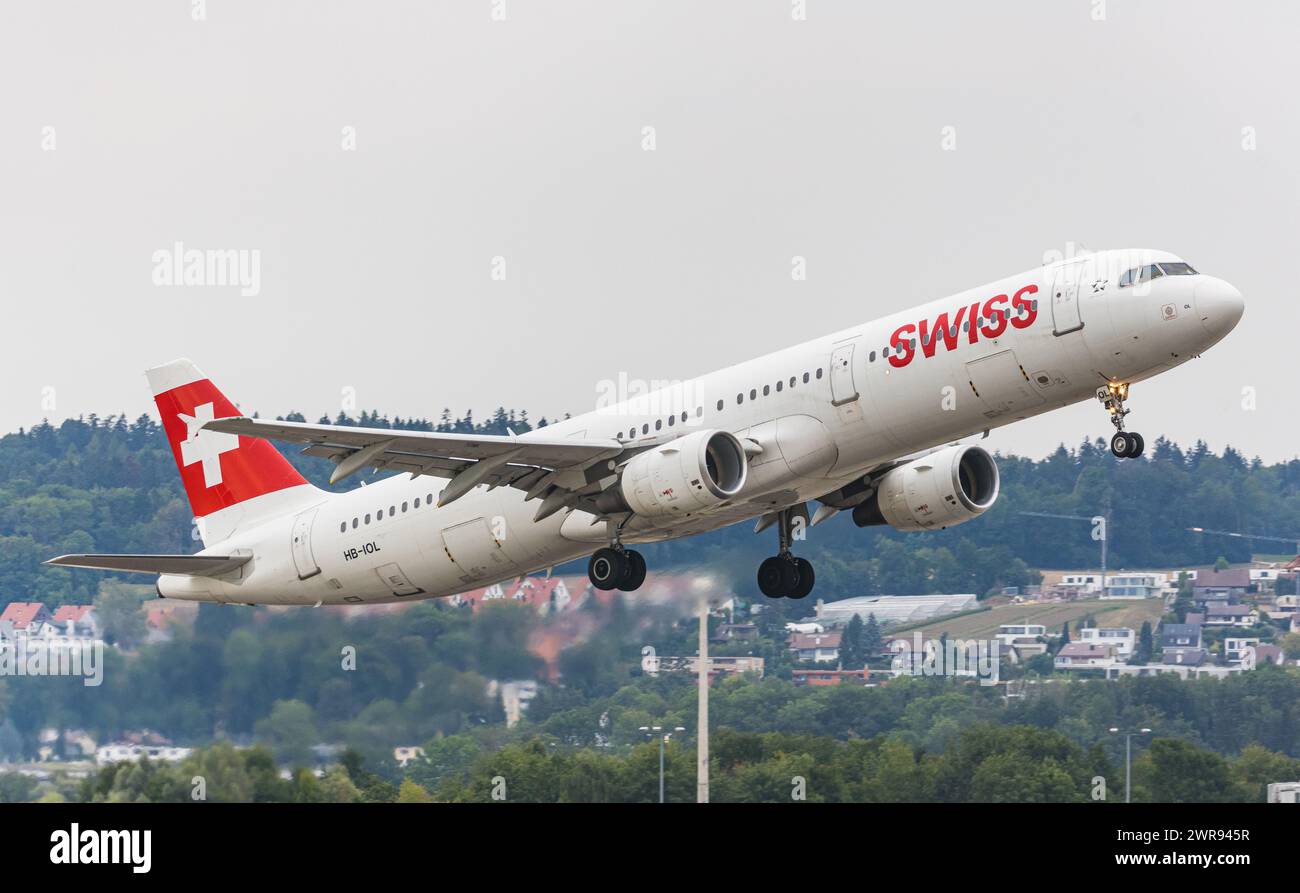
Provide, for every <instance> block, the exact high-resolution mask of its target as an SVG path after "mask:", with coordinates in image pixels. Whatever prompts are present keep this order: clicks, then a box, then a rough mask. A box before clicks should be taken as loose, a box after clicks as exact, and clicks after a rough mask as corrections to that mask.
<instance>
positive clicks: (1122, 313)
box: [46, 249, 1245, 605]
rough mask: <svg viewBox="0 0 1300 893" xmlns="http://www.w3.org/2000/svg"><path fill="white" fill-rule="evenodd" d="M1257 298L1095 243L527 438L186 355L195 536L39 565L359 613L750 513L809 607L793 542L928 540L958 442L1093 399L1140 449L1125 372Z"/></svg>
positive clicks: (621, 562)
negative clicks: (842, 525) (182, 545)
mask: <svg viewBox="0 0 1300 893" xmlns="http://www.w3.org/2000/svg"><path fill="white" fill-rule="evenodd" d="M1244 309H1245V302H1244V300H1243V298H1242V295H1241V292H1239V291H1238V290H1237V289H1236V288H1234V287H1233V286H1232V285H1230V284H1229V283H1228V282H1226V281H1224V280H1223V279H1218V278H1215V277H1213V276H1209V275H1206V274H1203V273H1200V272H1198V271H1197V270H1195V269H1193V268H1192V267H1191V266H1190V265H1189V264H1188V263H1186V262H1185V261H1183V260H1182V259H1181V258H1179V257H1177V256H1175V255H1173V254H1170V253H1168V252H1164V251H1155V250H1150V249H1116V250H1108V251H1100V252H1095V253H1090V254H1086V255H1083V256H1078V257H1071V258H1066V259H1063V260H1060V261H1055V262H1051V263H1047V264H1044V265H1043V266H1041V267H1039V268H1036V269H1032V270H1029V271H1027V272H1023V273H1018V274H1016V275H1014V276H1010V277H1007V278H1005V279H1000V280H998V281H995V282H991V283H988V284H987V285H981V286H979V287H977V288H973V289H970V290H967V291H963V292H959V293H957V294H955V295H951V296H949V297H946V298H941V299H939V300H936V301H931V302H929V303H927V304H924V305H922V306H919V307H915V308H913V309H910V310H905V311H902V312H900V313H894V314H892V315H890V316H886V317H884V318H882V319H877V320H874V321H871V322H867V323H863V324H861V325H857V326H853V327H850V328H847V329H844V330H841V331H839V332H835V333H834V334H831V335H827V336H825V337H822V338H817V339H814V340H812V341H807V342H805V343H802V344H798V345H795V346H793V347H788V348H785V349H784V350H779V351H776V352H775V353H770V354H767V355H766V356H762V357H759V358H757V359H753V360H749V361H748V362H743V363H740V364H738V365H734V366H731V367H729V368H726V369H722V370H719V371H717V372H712V373H709V374H707V375H704V376H701V377H699V378H696V379H691V380H689V381H681V382H673V383H669V384H667V385H665V386H663V387H661V388H658V389H656V390H653V391H651V392H649V393H641V394H637V395H635V396H631V397H628V398H627V399H623V400H620V401H617V402H611V403H610V404H609V405H603V406H599V407H598V408H597V409H596V410H594V411H592V412H588V413H586V414H584V415H580V416H577V417H574V418H568V419H565V420H564V421H561V422H558V423H556V424H553V425H548V426H546V427H544V428H540V429H537V430H532V431H528V432H526V433H523V434H518V435H516V434H514V433H513V432H511V433H509V434H506V435H486V434H462V433H444V432H428V431H413V430H392V429H369V428H359V427H346V426H335V425H325V424H315V425H313V424H304V423H298V422H285V421H272V420H265V419H255V418H248V417H246V416H244V415H242V414H241V413H240V411H239V410H238V409H237V408H236V406H235V404H233V403H232V402H231V401H230V400H228V399H227V398H226V397H225V396H224V395H223V394H222V393H221V392H220V391H219V390H217V388H216V386H215V385H214V384H213V383H212V382H211V381H210V380H209V379H208V378H206V377H205V376H204V375H203V373H201V372H200V371H199V370H198V368H197V367H196V366H195V365H194V364H193V363H191V362H190V361H189V360H183V359H182V360H175V361H173V362H170V363H167V364H165V365H162V366H158V367H156V368H153V369H150V370H148V372H147V373H146V375H147V378H148V381H149V384H150V386H151V388H152V390H153V394H154V399H155V402H156V404H157V408H158V412H159V414H160V416H161V419H162V426H163V429H164V430H165V432H166V435H167V439H168V441H169V443H170V445H171V448H172V452H173V454H174V457H175V460H176V464H177V468H178V469H179V471H180V475H181V478H182V481H183V483H184V486H185V491H186V494H187V496H188V497H189V502H190V506H191V508H192V510H193V513H194V516H195V519H196V523H197V527H198V531H199V534H200V536H201V538H202V540H203V544H204V548H203V549H202V550H201V551H199V552H198V553H197V554H193V555H92V554H79V555H63V556H59V557H57V558H53V559H51V560H49V561H47V562H46V563H47V564H51V565H59V566H72V567H88V568H97V569H103V570H112V571H129V572H139V573H148V574H155V575H157V592H158V595H159V596H162V597H164V598H174V599H185V600H192V601H211V602H222V603H234V604H248V605H254V604H299V605H320V604H341V605H348V604H372V603H380V602H396V601H403V600H415V599H425V598H440V597H446V596H451V595H455V594H458V593H462V592H465V591H467V590H470V589H473V588H477V587H482V586H488V585H490V584H493V583H498V582H503V581H506V580H510V579H514V578H522V577H524V576H526V575H528V574H531V573H536V572H543V571H545V572H547V573H549V572H550V569H552V568H553V567H555V566H556V565H559V564H562V563H564V562H568V561H573V560H575V559H579V558H581V557H583V556H590V558H589V560H588V565H587V570H588V576H589V577H590V580H591V583H592V584H593V585H594V586H595V587H596V588H598V589H602V590H609V589H620V590H623V591H627V592H631V591H634V590H636V589H637V588H638V587H639V586H640V585H641V584H642V582H643V581H644V580H645V576H646V562H645V559H644V558H643V557H642V555H641V553H640V552H638V551H637V550H636V549H633V548H630V546H632V545H637V544H644V543H652V542H657V541H662V540H671V539H676V538H679V537H685V536H691V535H694V534H698V533H703V532H706V531H710V530H716V529H718V528H721V527H724V526H727V525H730V524H735V523H738V522H742V521H747V520H756V522H757V523H756V524H755V530H756V532H757V531H762V530H764V529H767V528H769V527H772V526H775V527H776V529H777V544H778V550H777V554H775V555H773V556H771V557H769V558H767V559H766V560H764V561H763V562H762V563H761V565H760V566H759V568H758V574H757V583H758V588H759V589H760V591H761V592H762V593H763V594H764V595H766V596H768V597H770V598H795V599H798V598H804V597H806V596H807V595H808V594H809V593H810V592H811V591H812V589H813V585H814V580H815V572H814V569H813V567H812V564H811V563H810V562H808V561H807V560H806V559H804V558H801V557H797V556H795V555H794V553H793V542H794V541H795V540H798V539H801V538H802V535H805V534H804V532H805V531H806V530H807V528H808V527H810V526H815V525H816V524H819V523H821V522H823V521H825V520H826V519H827V518H829V517H831V516H833V515H834V514H836V513H837V512H840V511H848V512H851V514H852V519H853V521H854V522H855V523H856V524H857V525H858V526H861V527H865V526H870V525H881V524H888V525H890V526H892V527H894V528H896V529H898V530H904V531H923V530H935V529H943V528H947V527H951V526H953V525H956V524H962V523H965V522H967V521H970V520H972V519H974V518H976V517H978V516H979V515H981V514H983V513H984V512H986V511H988V509H989V508H990V507H991V506H992V505H993V504H994V502H995V500H996V499H997V496H998V489H999V478H998V469H997V464H996V462H995V461H994V458H993V456H992V455H991V454H990V453H989V452H988V451H987V450H985V449H984V448H983V447H981V446H980V445H979V444H978V441H977V440H976V441H970V440H969V438H974V437H976V436H977V435H981V434H982V435H983V436H987V434H988V431H989V430H990V429H992V428H995V427H1000V426H1003V425H1008V424H1010V423H1012V422H1014V421H1017V420H1020V419H1025V418H1029V417H1031V416H1036V415H1040V414H1042V413H1045V412H1048V411H1050V410H1053V409H1057V408H1060V407H1064V406H1068V405H1070V404H1074V403H1078V402H1081V401H1084V400H1087V399H1090V398H1095V399H1097V400H1098V401H1099V402H1100V404H1101V406H1102V408H1103V409H1104V411H1105V412H1106V413H1107V414H1108V417H1109V420H1110V422H1111V423H1112V425H1113V426H1114V428H1115V433H1114V435H1113V436H1112V437H1111V440H1110V447H1111V451H1112V452H1113V453H1114V455H1115V456H1116V457H1118V458H1119V459H1133V458H1136V457H1138V456H1141V455H1142V452H1143V449H1144V442H1143V439H1142V436H1141V435H1140V434H1137V433H1135V432H1132V431H1129V430H1128V429H1127V425H1126V419H1127V417H1128V414H1129V412H1130V410H1129V407H1128V406H1127V400H1128V397H1129V393H1130V388H1131V386H1132V385H1134V384H1135V383H1137V382H1140V381H1143V380H1145V379H1148V378H1150V377H1152V376H1154V375H1158V374H1160V373H1163V372H1167V371H1169V370H1171V369H1173V368H1174V367H1175V366H1179V365H1182V364H1183V363H1185V362H1187V361H1188V360H1191V359H1193V358H1196V357H1198V356H1199V355H1200V354H1201V353H1202V352H1204V351H1205V350H1206V349H1207V348H1209V347H1210V346H1211V345H1213V344H1215V343H1217V342H1218V341H1219V340H1221V339H1222V338H1224V337H1225V336H1226V335H1227V334H1228V333H1229V332H1230V331H1232V329H1233V328H1234V327H1235V326H1236V324H1237V322H1238V321H1239V320H1240V318H1241V316H1242V313H1243V311H1244ZM272 440H279V441H285V442H289V443H295V444H301V445H303V452H304V453H307V454H308V455H312V456H323V457H325V458H327V459H329V460H331V461H332V462H333V463H335V465H334V470H333V474H332V476H331V478H330V482H331V483H335V482H337V481H339V480H341V479H343V478H345V477H347V476H349V475H351V474H354V473H356V472H358V471H361V470H362V469H365V468H372V469H375V470H377V471H385V472H402V473H400V474H391V475H390V476H388V477H385V478H383V479H380V480H378V481H376V482H374V483H371V484H369V485H362V486H360V487H358V488H356V489H353V490H350V491H348V492H342V493H332V492H328V491H325V490H322V489H319V488H317V487H315V486H313V485H312V484H310V483H308V482H307V481H306V480H305V479H304V478H303V477H302V476H301V475H300V474H299V473H298V472H297V471H296V470H295V469H294V467H293V466H292V465H291V464H290V463H289V462H288V461H287V460H286V459H285V458H284V456H283V455H281V453H280V452H278V451H277V450H276V448H275V447H274V446H272V444H271V443H270V441H272ZM810 504H813V505H815V508H813V509H812V510H811V511H810V509H809V505H810Z"/></svg>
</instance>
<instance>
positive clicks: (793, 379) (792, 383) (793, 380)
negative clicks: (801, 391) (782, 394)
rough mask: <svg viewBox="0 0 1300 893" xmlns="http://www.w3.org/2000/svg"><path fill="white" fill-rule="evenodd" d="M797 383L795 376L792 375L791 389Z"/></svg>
mask: <svg viewBox="0 0 1300 893" xmlns="http://www.w3.org/2000/svg"><path fill="white" fill-rule="evenodd" d="M795 381H796V379H795V377H794V376H793V375H791V376H790V387H794V383H795Z"/></svg>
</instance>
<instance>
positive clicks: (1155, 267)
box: [1119, 264, 1196, 288]
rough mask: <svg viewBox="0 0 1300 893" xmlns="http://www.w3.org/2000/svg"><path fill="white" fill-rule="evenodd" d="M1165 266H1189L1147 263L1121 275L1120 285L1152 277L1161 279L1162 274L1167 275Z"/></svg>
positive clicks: (1145, 280) (1189, 268)
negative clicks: (1164, 270) (1163, 269)
mask: <svg viewBox="0 0 1300 893" xmlns="http://www.w3.org/2000/svg"><path fill="white" fill-rule="evenodd" d="M1163 266H1180V267H1187V264H1147V265H1146V266H1145V267H1134V268H1133V269H1131V270H1129V271H1128V272H1126V273H1125V274H1124V275H1123V276H1121V277H1119V287H1120V288H1124V287H1125V286H1127V285H1132V284H1133V283H1134V282H1150V281H1151V280H1152V279H1159V278H1160V277H1161V276H1163V275H1165V274H1164V272H1163V271H1162V270H1161V269H1160V268H1161V267H1163ZM1187 269H1188V270H1189V271H1191V272H1193V273H1194V272H1196V271H1195V270H1192V268H1191V267H1187ZM1170 275H1175V276H1183V275H1188V274H1186V273H1173V274H1170Z"/></svg>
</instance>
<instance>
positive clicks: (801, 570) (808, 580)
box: [758, 509, 816, 598]
mask: <svg viewBox="0 0 1300 893" xmlns="http://www.w3.org/2000/svg"><path fill="white" fill-rule="evenodd" d="M777 515H778V517H777V533H778V537H779V539H780V553H779V554H777V555H773V556H772V557H771V558H765V559H764V560H763V563H762V564H760V565H759V566H758V588H759V591H760V592H762V593H763V594H764V595H766V596H767V597H768V598H804V597H805V596H807V595H808V594H809V593H810V592H812V589H813V583H814V581H815V579H816V575H815V574H814V573H813V566H812V562H810V561H808V560H807V559H804V558H796V557H795V556H794V555H793V554H792V553H791V552H790V528H791V526H792V524H793V523H794V516H795V512H794V510H793V509H782V510H781V511H780V512H778V513H777Z"/></svg>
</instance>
